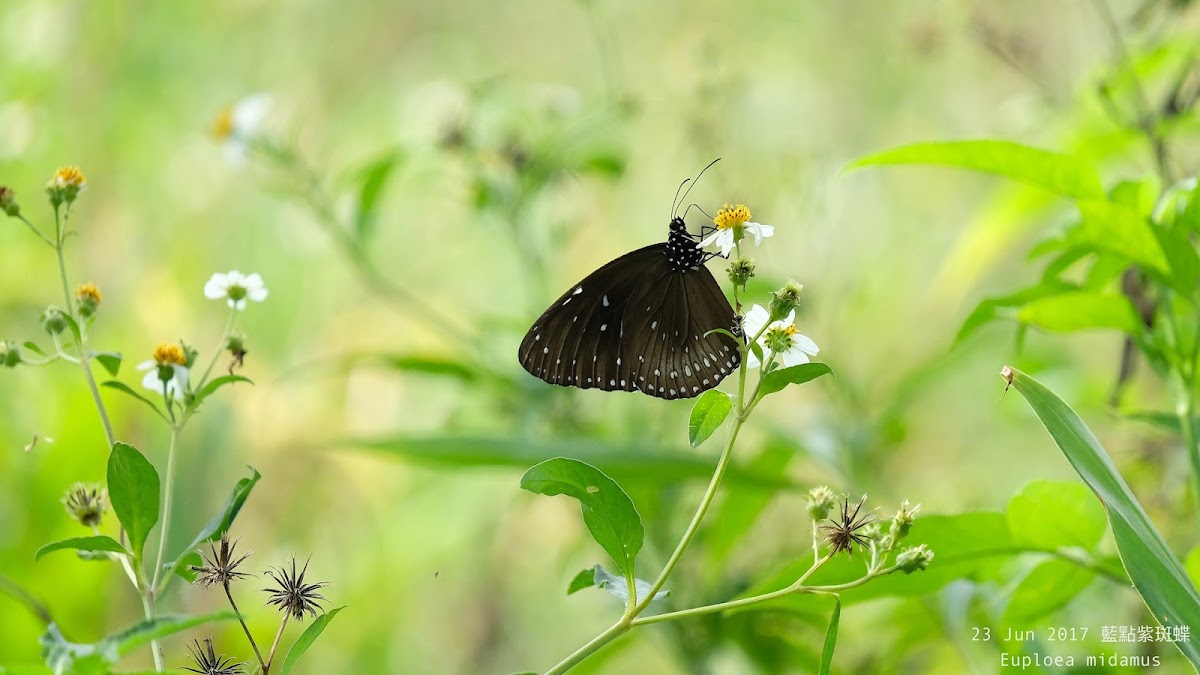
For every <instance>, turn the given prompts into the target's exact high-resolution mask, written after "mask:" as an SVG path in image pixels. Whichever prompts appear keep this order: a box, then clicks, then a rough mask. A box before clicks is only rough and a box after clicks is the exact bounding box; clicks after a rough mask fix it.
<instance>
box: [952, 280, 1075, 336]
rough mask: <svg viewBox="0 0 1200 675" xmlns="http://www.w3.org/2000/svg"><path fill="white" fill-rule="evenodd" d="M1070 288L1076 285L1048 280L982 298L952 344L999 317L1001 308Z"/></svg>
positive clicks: (1063, 291)
mask: <svg viewBox="0 0 1200 675" xmlns="http://www.w3.org/2000/svg"><path fill="white" fill-rule="evenodd" d="M1072 290H1076V287H1075V286H1072V285H1068V284H1064V283H1062V282H1059V281H1057V280H1049V281H1044V282H1043V283H1041V284H1038V285H1037V286H1031V287H1029V288H1024V289H1021V290H1019V291H1017V292H1015V293H1010V294H1008V295H1001V296H998V297H993V298H987V299H985V300H982V301H981V302H980V303H979V304H978V305H976V306H975V309H974V310H972V311H971V314H970V315H969V316H967V319H966V320H965V321H963V325H962V326H961V327H960V328H959V329H958V334H957V335H955V336H954V346H956V347H957V346H958V345H960V344H962V342H963V341H964V340H966V339H967V338H968V337H970V336H971V335H974V334H975V332H976V331H978V330H979V329H980V328H982V327H983V326H985V325H987V324H988V323H991V322H992V321H995V320H996V319H998V318H1001V316H1002V315H1001V312H1000V310H1002V309H1005V308H1010V307H1011V308H1015V307H1020V306H1022V305H1026V304H1028V303H1030V302H1032V301H1034V300H1038V299H1041V298H1045V297H1048V296H1052V295H1059V294H1062V293H1065V292H1068V291H1072ZM1015 316H1016V312H1015V311H1014V312H1013V318H1015Z"/></svg>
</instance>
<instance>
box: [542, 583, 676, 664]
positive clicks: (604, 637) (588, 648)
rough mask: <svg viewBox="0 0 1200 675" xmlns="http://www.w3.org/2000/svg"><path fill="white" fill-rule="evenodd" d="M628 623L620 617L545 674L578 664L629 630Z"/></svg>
mask: <svg viewBox="0 0 1200 675" xmlns="http://www.w3.org/2000/svg"><path fill="white" fill-rule="evenodd" d="M649 597H654V594H653V593H652V594H650V596H649ZM629 625H630V619H629V617H624V618H622V619H621V620H620V621H618V622H617V623H615V624H613V625H612V627H610V628H609V629H608V630H606V631H604V632H603V633H601V634H599V635H597V636H596V637H594V638H592V641H591V642H589V643H587V644H586V645H584V646H582V647H580V648H579V649H577V650H575V653H573V654H571V655H570V656H568V657H567V658H565V659H563V660H562V662H561V663H559V664H558V665H556V666H554V667H553V668H551V669H550V670H547V671H546V675H561V674H562V673H565V672H567V671H568V670H570V669H571V668H574V667H575V666H577V665H579V663H580V662H581V661H583V660H584V659H586V658H587V657H589V656H591V655H592V653H593V652H595V651H596V650H598V649H600V648H601V647H603V646H604V645H606V644H608V643H610V642H612V641H613V640H615V639H617V638H618V637H620V636H621V635H622V634H624V633H625V631H627V630H629Z"/></svg>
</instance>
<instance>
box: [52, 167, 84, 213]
mask: <svg viewBox="0 0 1200 675" xmlns="http://www.w3.org/2000/svg"><path fill="white" fill-rule="evenodd" d="M86 189H87V178H86V177H84V175H83V172H82V171H80V170H79V167H77V166H64V167H61V168H59V170H58V171H55V172H54V176H52V177H51V178H50V181H49V182H48V183H46V194H48V195H50V203H51V204H53V205H54V206H55V207H57V206H58V205H59V204H70V203H71V202H73V201H75V198H76V197H78V196H79V193H80V192H83V191H84V190H86Z"/></svg>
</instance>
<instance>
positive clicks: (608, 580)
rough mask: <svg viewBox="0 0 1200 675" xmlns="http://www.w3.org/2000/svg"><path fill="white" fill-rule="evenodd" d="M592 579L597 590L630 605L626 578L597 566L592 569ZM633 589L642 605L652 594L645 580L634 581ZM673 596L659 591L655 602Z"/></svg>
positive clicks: (667, 592) (655, 596)
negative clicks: (647, 595) (648, 595)
mask: <svg viewBox="0 0 1200 675" xmlns="http://www.w3.org/2000/svg"><path fill="white" fill-rule="evenodd" d="M592 579H593V581H594V582H595V583H594V585H595V586H596V588H600V589H603V590H605V591H608V593H610V594H611V595H612V596H613V597H615V598H617V599H618V600H620V601H621V602H623V603H625V604H627V605H628V604H629V582H627V581H625V579H624V578H622V577H618V576H615V575H612V574H609V573H608V570H606V569H604V567H603V566H601V565H596V567H594V568H593V569H592ZM633 587H634V588H635V589H637V601H638V602H639V603H640V602H641V601H642V600H643V599H644V598H645V597H646V594H648V593H649V592H650V582H649V581H645V580H643V579H634V580H633ZM670 594H671V591H659V592H657V593H655V594H654V602H658V601H659V600H662V599H663V598H665V597H667V596H668V595H670Z"/></svg>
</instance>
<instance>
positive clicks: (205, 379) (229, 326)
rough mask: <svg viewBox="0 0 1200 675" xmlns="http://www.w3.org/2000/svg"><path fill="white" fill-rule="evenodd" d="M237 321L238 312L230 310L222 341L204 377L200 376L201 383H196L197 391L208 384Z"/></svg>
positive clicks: (222, 333) (214, 352)
mask: <svg viewBox="0 0 1200 675" xmlns="http://www.w3.org/2000/svg"><path fill="white" fill-rule="evenodd" d="M235 319H237V310H236V309H232V308H231V309H230V310H229V319H228V320H226V321H225V330H223V331H221V341H220V342H219V343H218V344H217V348H216V349H214V350H213V355H212V360H211V361H209V362H208V367H207V368H205V369H204V375H201V376H200V381H199V382H197V383H196V389H203V388H204V385H205V384H206V383H208V376H209V375H211V374H212V369H213V366H215V365H217V359H219V358H220V357H221V352H222V351H224V349H225V340H226V339H228V338H229V332H230V331H232V330H233V322H234V320H235Z"/></svg>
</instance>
